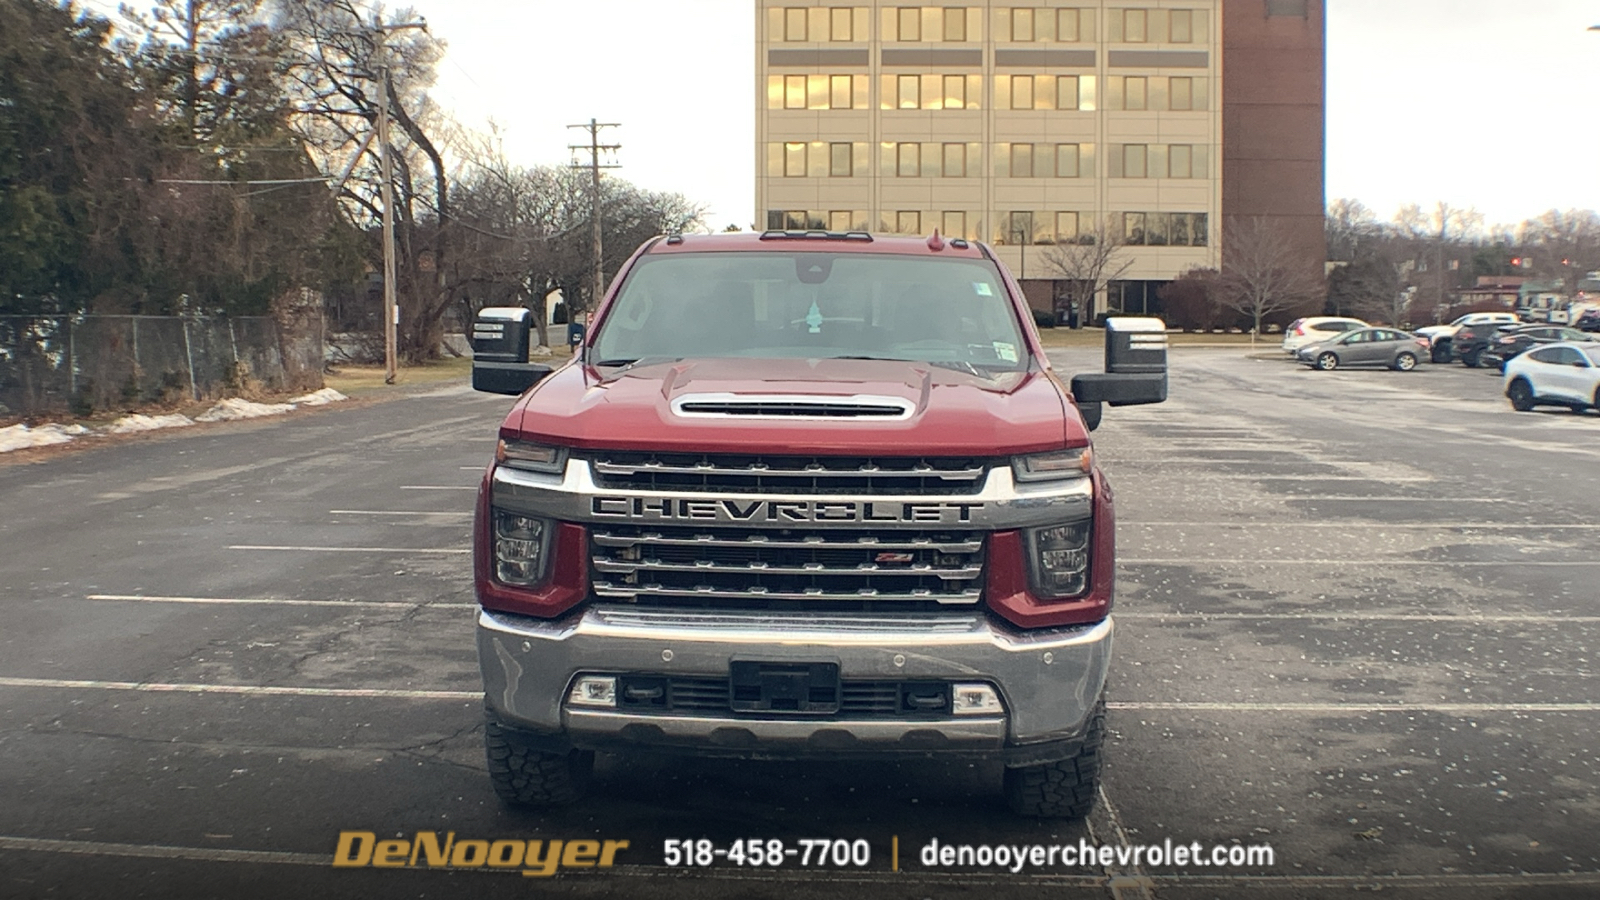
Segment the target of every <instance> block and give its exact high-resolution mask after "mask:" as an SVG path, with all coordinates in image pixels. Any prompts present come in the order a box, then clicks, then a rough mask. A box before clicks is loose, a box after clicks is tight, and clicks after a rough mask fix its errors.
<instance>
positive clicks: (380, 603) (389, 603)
mask: <svg viewBox="0 0 1600 900" xmlns="http://www.w3.org/2000/svg"><path fill="white" fill-rule="evenodd" d="M84 599H86V600H104V601H119V602H120V601H127V602H139V603H201V604H216V605H219V606H231V605H237V606H252V605H255V606H350V607H357V608H376V609H476V608H477V606H478V604H476V603H411V602H407V601H405V600H283V599H278V598H275V597H161V596H149V595H145V594H89V595H88V596H86V597H85V598H84Z"/></svg>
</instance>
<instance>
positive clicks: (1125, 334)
mask: <svg viewBox="0 0 1600 900" xmlns="http://www.w3.org/2000/svg"><path fill="white" fill-rule="evenodd" d="M1072 399H1073V401H1074V402H1076V403H1077V406H1078V413H1079V415H1081V416H1083V423H1084V424H1085V425H1087V426H1089V429H1090V430H1091V431H1092V430H1094V429H1096V428H1098V427H1100V416H1101V414H1102V412H1103V411H1104V405H1105V404H1110V405H1112V406H1134V405H1137V404H1141V403H1162V402H1164V401H1165V400H1166V399H1167V323H1165V322H1163V321H1161V320H1160V319H1156V318H1145V317H1137V316H1115V317H1113V318H1109V319H1106V370H1105V371H1104V372H1091V373H1088V374H1084V375H1074V376H1073V377H1072Z"/></svg>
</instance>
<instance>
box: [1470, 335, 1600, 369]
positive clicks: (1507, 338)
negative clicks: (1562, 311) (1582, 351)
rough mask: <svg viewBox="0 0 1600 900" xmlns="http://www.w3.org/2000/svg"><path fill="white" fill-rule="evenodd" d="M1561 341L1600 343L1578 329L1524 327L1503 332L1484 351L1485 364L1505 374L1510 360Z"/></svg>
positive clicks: (1599, 339)
mask: <svg viewBox="0 0 1600 900" xmlns="http://www.w3.org/2000/svg"><path fill="white" fill-rule="evenodd" d="M1561 341H1573V342H1577V343H1583V342H1587V341H1600V338H1596V337H1591V336H1589V335H1587V334H1584V333H1583V332H1581V331H1579V330H1577V329H1576V328H1567V327H1566V326H1563V325H1523V326H1522V327H1520V328H1513V329H1511V330H1510V331H1502V332H1501V333H1500V335H1499V336H1498V337H1496V338H1494V340H1492V341H1490V342H1489V346H1488V347H1487V348H1486V349H1485V350H1484V351H1483V362H1484V363H1485V364H1486V365H1491V366H1494V367H1495V368H1498V369H1499V370H1500V371H1502V372H1504V371H1505V370H1506V362H1507V361H1508V360H1510V359H1513V358H1514V357H1517V356H1519V355H1521V354H1523V353H1526V352H1528V351H1529V350H1530V349H1532V348H1534V347H1537V346H1539V345H1541V344H1555V343H1559V342H1561Z"/></svg>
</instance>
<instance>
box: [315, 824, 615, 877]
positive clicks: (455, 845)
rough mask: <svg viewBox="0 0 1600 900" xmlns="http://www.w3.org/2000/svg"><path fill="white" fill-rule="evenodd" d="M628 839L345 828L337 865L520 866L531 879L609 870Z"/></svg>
mask: <svg viewBox="0 0 1600 900" xmlns="http://www.w3.org/2000/svg"><path fill="white" fill-rule="evenodd" d="M626 849H628V842H627V841H593V840H576V841H563V840H540V839H534V840H524V839H521V838H510V839H497V840H479V839H465V838H458V837H456V833H455V832H453V831H450V832H446V833H445V834H444V835H443V836H440V834H439V832H437V831H419V832H417V833H416V834H415V835H414V836H413V837H412V838H411V839H410V840H407V839H405V838H396V839H392V840H379V839H378V836H377V834H376V833H374V832H371V831H341V832H339V846H338V847H337V848H336V849H335V850H334V851H333V865H334V867H335V868H351V869H355V868H364V867H368V866H371V867H374V868H379V869H415V868H426V869H521V870H522V874H523V875H526V876H528V877H531V878H544V877H547V876H550V875H554V874H555V873H556V870H557V869H561V868H566V869H594V868H600V869H609V868H611V866H612V865H614V864H615V863H616V860H617V854H618V853H620V852H621V851H623V850H626Z"/></svg>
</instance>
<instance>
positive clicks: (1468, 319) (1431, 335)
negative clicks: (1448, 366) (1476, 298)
mask: <svg viewBox="0 0 1600 900" xmlns="http://www.w3.org/2000/svg"><path fill="white" fill-rule="evenodd" d="M1480 322H1494V323H1497V324H1501V325H1521V324H1522V320H1521V319H1519V318H1517V314H1516V313H1510V312H1478V313H1467V314H1466V315H1464V316H1461V317H1460V318H1458V319H1456V320H1455V321H1454V322H1451V323H1450V324H1449V325H1429V326H1426V327H1424V328H1417V329H1415V330H1413V331H1412V332H1411V333H1412V334H1415V335H1417V336H1418V337H1425V338H1427V339H1428V346H1429V349H1430V353H1429V355H1430V356H1432V358H1433V361H1434V362H1436V363H1437V362H1449V361H1450V339H1451V338H1453V337H1455V336H1456V332H1458V331H1460V330H1461V326H1463V325H1477V324H1478V323H1480Z"/></svg>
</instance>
